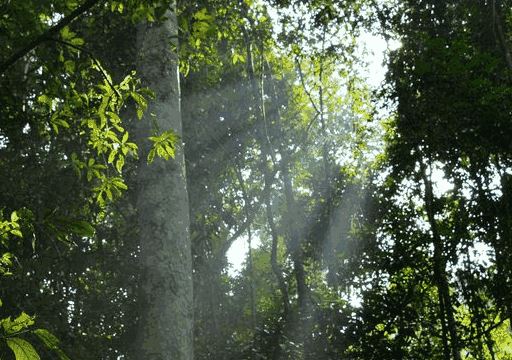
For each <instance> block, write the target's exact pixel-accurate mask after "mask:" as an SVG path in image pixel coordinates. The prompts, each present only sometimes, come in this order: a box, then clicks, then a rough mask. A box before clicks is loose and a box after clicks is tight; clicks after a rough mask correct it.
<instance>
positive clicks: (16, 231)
mask: <svg viewBox="0 0 512 360" xmlns="http://www.w3.org/2000/svg"><path fill="white" fill-rule="evenodd" d="M10 233H11V234H13V235H14V236H17V237H20V238H22V237H23V233H22V232H21V231H20V230H19V229H12V230H11V231H10Z"/></svg>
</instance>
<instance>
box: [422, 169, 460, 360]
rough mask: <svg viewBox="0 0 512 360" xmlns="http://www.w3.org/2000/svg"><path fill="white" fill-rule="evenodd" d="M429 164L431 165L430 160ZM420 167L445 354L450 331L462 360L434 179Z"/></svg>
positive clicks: (453, 349) (454, 349) (456, 359)
mask: <svg viewBox="0 0 512 360" xmlns="http://www.w3.org/2000/svg"><path fill="white" fill-rule="evenodd" d="M429 166H431V165H430V160H429ZM420 167H421V172H422V177H423V184H424V185H425V194H424V195H425V197H424V201H425V209H426V213H427V219H428V223H429V225H430V230H431V233H432V242H433V245H434V258H433V260H434V281H435V284H436V287H437V291H438V297H439V308H440V316H439V317H440V320H441V325H442V332H443V335H442V336H443V346H444V351H445V354H444V356H445V358H448V357H447V353H448V348H447V344H446V335H447V334H446V332H448V333H449V334H450V345H451V353H452V357H453V359H454V360H461V356H460V346H459V337H458V334H457V324H456V321H455V316H454V313H453V304H452V300H451V297H450V285H449V283H448V278H447V277H448V275H447V274H446V259H445V256H444V253H443V250H444V245H443V240H442V238H441V235H440V234H439V229H438V226H437V221H436V219H435V210H434V192H433V186H432V179H431V178H430V174H427V170H426V166H425V165H424V164H421V165H420ZM430 173H432V169H430Z"/></svg>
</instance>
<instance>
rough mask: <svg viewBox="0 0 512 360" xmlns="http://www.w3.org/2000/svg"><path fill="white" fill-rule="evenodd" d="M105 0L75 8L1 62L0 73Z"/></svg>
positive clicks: (91, 0) (87, 2) (89, 2)
mask: <svg viewBox="0 0 512 360" xmlns="http://www.w3.org/2000/svg"><path fill="white" fill-rule="evenodd" d="M102 1H104V0H88V1H86V2H85V3H84V4H82V5H81V6H79V7H77V8H76V9H75V10H73V11H72V12H71V13H70V14H69V15H68V16H66V17H64V18H63V19H62V20H61V21H59V22H58V23H57V24H56V25H55V26H53V27H51V28H50V29H48V30H47V31H46V32H45V33H43V34H41V35H39V36H38V37H36V38H35V39H34V40H32V41H31V42H29V43H28V44H27V45H25V46H24V47H22V48H21V49H19V50H18V51H16V52H15V53H14V54H12V55H11V56H10V57H9V58H8V59H7V60H6V61H4V62H3V63H1V64H0V74H3V73H4V72H5V71H6V70H7V69H8V68H9V67H10V66H11V65H13V64H14V63H16V62H17V61H18V60H19V59H21V58H22V57H24V56H25V55H27V54H28V53H29V52H30V51H32V50H33V49H35V48H36V47H38V46H39V45H41V44H42V43H43V42H45V41H47V40H48V39H49V38H51V36H52V35H54V34H56V33H58V32H59V31H60V30H61V29H63V28H64V27H65V26H67V25H69V24H70V23H71V22H72V21H73V20H75V19H76V18H77V17H79V16H80V15H82V14H83V13H85V12H86V11H88V10H89V9H91V8H92V7H93V6H94V5H96V4H97V3H99V2H102Z"/></svg>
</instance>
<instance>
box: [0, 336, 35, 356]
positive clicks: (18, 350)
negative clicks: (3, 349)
mask: <svg viewBox="0 0 512 360" xmlns="http://www.w3.org/2000/svg"><path fill="white" fill-rule="evenodd" d="M5 341H6V342H7V346H9V348H11V350H12V352H13V353H14V356H15V358H16V360H41V358H40V357H39V355H38V354H37V352H36V350H35V349H34V347H33V346H32V345H30V343H29V342H27V341H25V340H23V339H21V338H18V337H13V338H7V339H6V340H5Z"/></svg>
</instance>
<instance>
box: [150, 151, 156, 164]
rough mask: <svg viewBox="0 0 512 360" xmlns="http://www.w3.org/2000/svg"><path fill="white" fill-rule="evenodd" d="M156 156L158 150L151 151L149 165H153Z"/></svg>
mask: <svg viewBox="0 0 512 360" xmlns="http://www.w3.org/2000/svg"><path fill="white" fill-rule="evenodd" d="M155 155H156V150H155V149H151V150H150V151H149V154H148V163H149V164H151V163H152V162H153V160H154V159H155Z"/></svg>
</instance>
